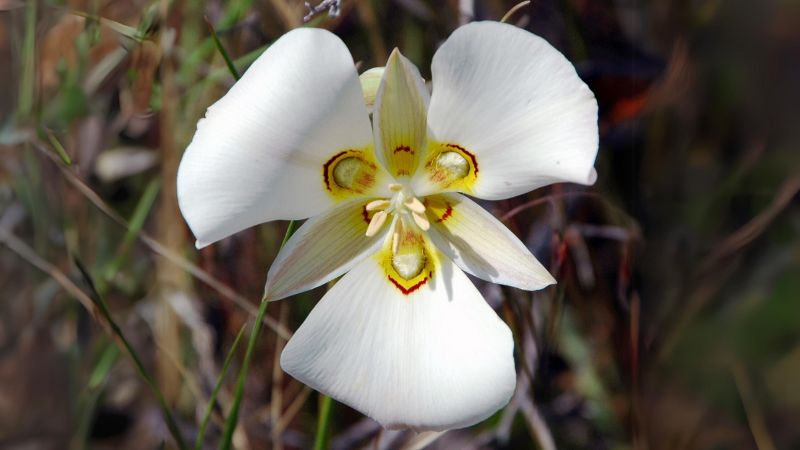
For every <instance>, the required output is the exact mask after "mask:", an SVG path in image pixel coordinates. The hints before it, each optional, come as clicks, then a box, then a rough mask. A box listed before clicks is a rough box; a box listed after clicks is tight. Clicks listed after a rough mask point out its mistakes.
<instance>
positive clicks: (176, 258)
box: [32, 140, 292, 339]
mask: <svg viewBox="0 0 800 450" xmlns="http://www.w3.org/2000/svg"><path fill="white" fill-rule="evenodd" d="M32 144H33V145H34V147H36V148H37V149H38V150H39V151H41V152H42V153H43V154H44V155H45V156H47V157H48V158H49V159H50V160H51V161H53V162H54V163H55V164H56V166H57V167H58V168H59V169H60V171H61V174H62V175H63V176H64V178H66V180H67V181H68V182H69V183H70V184H71V185H73V186H74V187H75V188H76V189H77V190H78V191H80V193H81V194H83V196H84V197H86V199H87V200H89V201H90V202H91V203H92V204H93V205H94V206H95V207H96V208H97V209H99V210H100V211H101V212H102V213H103V214H105V215H107V216H108V217H109V218H111V220H113V221H114V222H116V223H117V224H118V225H120V226H122V227H123V228H125V229H126V230H130V228H131V225H130V224H129V223H128V221H126V220H125V219H124V218H123V217H122V216H120V215H119V214H117V213H116V212H115V211H114V210H113V209H112V208H111V207H110V206H108V204H106V202H105V201H103V199H102V198H100V196H99V195H97V193H96V192H94V191H93V190H92V188H90V187H89V186H88V185H86V183H84V182H83V181H82V180H81V179H80V178H79V177H78V176H77V175H75V174H74V173H73V172H72V171H71V170H70V169H69V168H67V167H65V166H63V165H61V164H60V160H59V159H58V158H57V157H56V156H55V155H53V154H52V153H51V152H50V151H48V149H47V148H46V147H45V146H44V145H43V144H42V143H41V142H38V141H35V140H34V141H32ZM138 238H139V240H140V241H142V243H144V244H145V245H146V246H147V247H149V248H150V250H152V251H153V252H155V253H157V254H159V255H161V256H163V257H164V258H166V259H167V260H169V261H170V262H171V263H173V264H175V265H176V266H178V267H180V268H182V269H183V270H185V271H186V272H188V273H189V274H191V275H192V276H193V277H195V278H196V279H198V280H200V281H202V282H203V283H205V284H207V285H208V286H209V287H211V288H212V289H214V290H215V291H217V292H218V293H220V294H221V295H222V296H223V297H224V298H226V299H228V300H231V301H232V302H233V303H234V304H236V305H237V306H239V307H240V308H242V309H244V310H245V311H247V312H248V313H249V314H250V315H253V316H255V315H257V312H258V310H257V308H256V307H255V306H253V305H252V304H251V303H250V302H249V301H248V300H247V299H246V298H245V297H244V296H242V295H240V294H238V293H237V292H236V291H234V290H233V289H231V288H230V287H228V286H227V285H225V284H224V283H223V282H222V281H220V280H218V279H217V278H215V277H214V276H213V275H211V274H210V273H208V272H206V271H205V270H203V269H201V268H200V267H198V266H197V265H195V264H193V263H192V262H190V261H188V260H187V259H186V258H183V257H182V256H180V255H178V254H176V253H175V252H173V251H171V250H169V249H168V248H167V247H166V246H164V245H163V244H161V243H160V242H158V241H157V240H155V239H154V238H153V237H151V236H150V235H148V234H147V233H145V232H140V233H139V234H138ZM263 321H264V325H266V326H267V327H268V328H270V329H271V330H273V331H274V332H276V333H278V334H279V335H280V336H281V337H283V338H284V339H289V338H290V337H291V335H292V333H291V332H290V331H289V330H288V329H286V327H284V326H281V325H280V324H279V323H278V322H277V321H276V320H275V319H273V318H271V317H264V318H263Z"/></svg>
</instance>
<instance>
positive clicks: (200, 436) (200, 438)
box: [194, 326, 245, 450]
mask: <svg viewBox="0 0 800 450" xmlns="http://www.w3.org/2000/svg"><path fill="white" fill-rule="evenodd" d="M244 329H245V328H244V326H243V327H242V329H241V330H239V334H237V335H236V339H234V340H233V344H231V348H230V350H228V355H227V356H226V357H225V362H224V363H222V369H221V370H220V371H219V378H217V383H216V384H215V385H214V390H213V391H211V397H210V398H209V399H208V406H207V407H206V412H205V414H204V415H203V422H202V423H200V429H199V431H198V432H197V439H196V440H195V442H194V448H195V449H196V450H201V449H202V448H203V443H204V441H205V437H206V427H208V421H209V419H211V412H212V411H214V405H216V404H217V396H218V395H219V390H220V388H222V382H223V381H224V380H225V375H226V374H227V373H228V368H229V367H230V365H231V362H232V361H233V355H235V354H236V349H237V348H239V342H240V341H241V340H242V336H244Z"/></svg>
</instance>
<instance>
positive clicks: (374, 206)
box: [366, 200, 391, 211]
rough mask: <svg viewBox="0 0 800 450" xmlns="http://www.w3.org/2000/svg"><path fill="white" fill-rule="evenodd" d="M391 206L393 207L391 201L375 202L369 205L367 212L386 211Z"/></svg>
mask: <svg viewBox="0 0 800 450" xmlns="http://www.w3.org/2000/svg"><path fill="white" fill-rule="evenodd" d="M389 205H391V202H389V200H373V201H371V202H369V203H367V206H366V209H367V211H375V210H378V209H386V208H388V207H389Z"/></svg>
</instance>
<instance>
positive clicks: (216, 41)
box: [205, 18, 241, 80]
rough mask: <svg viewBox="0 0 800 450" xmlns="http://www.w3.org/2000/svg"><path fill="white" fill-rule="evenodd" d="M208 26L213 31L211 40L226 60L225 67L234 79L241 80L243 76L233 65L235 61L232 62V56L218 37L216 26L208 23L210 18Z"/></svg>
mask: <svg viewBox="0 0 800 450" xmlns="http://www.w3.org/2000/svg"><path fill="white" fill-rule="evenodd" d="M205 21H206V24H207V25H208V30H209V31H211V39H213V40H214V45H215V46H216V47H217V50H218V51H219V54H220V55H222V58H223V59H224V60H225V65H226V66H228V71H229V72H230V73H231V75H233V78H234V79H236V80H239V78H241V75H239V71H238V70H237V69H236V66H235V65H233V61H232V60H231V57H230V55H228V52H227V51H226V50H225V47H223V46H222V42H221V41H220V40H219V36H218V35H217V30H215V29H214V25H211V22H209V21H208V18H205Z"/></svg>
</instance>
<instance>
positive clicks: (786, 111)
mask: <svg viewBox="0 0 800 450" xmlns="http://www.w3.org/2000/svg"><path fill="white" fill-rule="evenodd" d="M304 3H305V2H303V1H298V0H226V1H222V0H210V1H206V2H203V1H199V0H173V1H168V0H128V1H122V0H66V1H60V0H30V1H22V0H0V86H2V87H1V88H0V292H1V294H0V448H3V449H15V450H23V449H25V450H28V449H32V450H33V449H83V448H92V449H110V448H114V449H119V450H123V449H158V448H180V447H181V443H179V442H178V440H177V439H176V438H175V436H176V435H178V436H181V439H182V440H184V441H185V443H184V444H185V446H186V447H187V448H188V447H192V446H193V445H194V442H195V439H196V438H197V436H199V435H201V434H202V435H204V436H205V437H204V441H203V442H201V445H200V447H203V448H217V446H218V444H219V443H220V442H223V441H225V440H226V439H225V433H224V431H223V430H224V429H225V421H226V418H227V417H228V411H230V408H231V405H232V403H235V399H236V395H235V386H236V380H237V374H238V373H239V369H240V368H241V367H242V362H243V358H244V354H245V347H246V342H247V336H248V335H249V333H250V331H249V330H250V328H249V326H248V324H250V323H252V322H253V320H254V318H255V315H256V310H257V308H258V303H259V299H260V297H261V294H262V289H263V285H264V281H265V277H266V271H267V268H268V267H269V264H270V262H271V261H272V259H273V258H274V256H275V254H276V252H277V249H278V247H279V245H280V242H281V239H282V236H283V233H284V231H285V229H286V223H270V224H265V225H261V226H259V227H256V228H253V229H249V230H246V231H243V232H241V233H238V234H237V235H235V236H233V237H231V238H229V239H226V240H224V241H222V242H220V243H217V244H215V245H212V246H210V247H208V248H206V249H204V250H202V251H197V250H195V248H194V246H193V245H192V243H193V238H192V237H191V235H190V233H189V231H188V228H187V227H186V225H185V223H184V221H183V220H182V218H181V216H180V213H179V211H178V207H177V203H176V198H175V173H176V168H177V165H178V162H179V161H180V157H181V153H182V152H183V149H184V148H185V147H186V145H187V143H188V142H189V140H190V138H191V136H192V134H193V132H194V129H195V125H196V123H197V120H198V118H200V117H201V116H202V114H203V113H204V111H205V108H206V107H207V106H208V105H210V104H211V103H212V102H214V101H215V100H216V99H218V98H219V97H220V96H222V95H223V94H224V93H225V92H226V90H227V89H228V88H229V87H230V86H231V85H232V83H233V82H234V76H233V72H234V71H235V72H240V71H243V70H244V69H245V68H246V67H247V66H248V64H249V63H251V62H252V61H253V60H254V59H255V57H257V56H258V55H259V54H260V53H261V52H263V50H264V49H265V48H266V47H267V46H268V45H269V44H270V43H271V42H273V41H274V40H275V39H276V38H278V37H279V36H281V34H283V33H285V32H286V31H287V30H289V29H291V28H295V27H299V26H315V27H322V28H326V29H329V30H331V31H333V32H334V33H336V34H337V35H339V36H340V37H341V38H342V39H343V40H344V41H345V42H346V43H347V45H348V47H349V48H350V50H351V52H352V54H353V57H354V60H355V61H357V63H358V67H359V71H360V72H361V71H364V70H366V69H368V68H370V67H374V66H381V65H383V64H384V63H385V60H386V58H387V55H388V53H389V52H390V51H391V49H392V48H394V47H398V48H400V49H401V50H402V51H403V53H404V54H405V55H406V56H408V57H409V58H410V59H411V60H412V61H413V62H415V63H416V64H417V65H418V66H419V68H420V70H421V72H422V74H423V76H425V77H429V76H430V60H431V57H432V55H433V54H434V52H435V51H436V48H437V47H438V46H439V45H440V44H441V42H442V41H443V40H444V39H446V38H447V36H448V35H449V34H450V33H451V32H452V31H453V30H454V29H455V28H456V27H458V26H459V25H460V24H463V23H466V22H468V21H471V20H500V19H501V18H502V17H503V16H504V15H506V13H508V12H509V11H510V10H511V9H512V8H513V7H514V6H515V5H516V4H517V2H516V1H505V0H474V1H471V0H466V1H465V0H460V1H455V0H451V1H435V0H344V1H342V2H341V3H340V4H339V5H338V6H339V8H336V6H337V3H338V2H326V3H327V5H322V6H321V7H319V8H316V7H317V6H318V5H319V4H320V3H321V2H320V1H311V2H308V3H309V5H306V4H304ZM330 5H332V6H333V7H334V8H333V11H331V10H330V9H329V8H327V7H326V6H330ZM337 9H338V11H337ZM331 12H332V13H334V14H331ZM337 12H338V14H336V13H337ZM506 20H507V21H508V22H509V23H512V24H516V25H517V26H519V27H522V28H525V29H527V30H530V31H532V32H535V33H537V34H539V35H541V36H543V37H544V38H546V39H547V40H548V41H549V42H551V43H552V44H553V45H554V46H555V47H557V48H558V49H559V50H561V51H562V52H563V53H564V54H565V55H566V56H567V57H568V59H570V60H571V61H573V62H574V64H575V65H576V67H577V70H578V73H579V74H580V76H581V77H582V78H583V79H584V80H585V81H586V82H587V83H588V85H589V86H590V87H591V88H592V89H593V91H594V92H595V94H596V96H597V99H598V102H599V105H600V123H599V126H600V136H601V143H600V151H599V154H598V160H597V164H596V167H597V171H598V173H599V179H598V182H597V184H596V185H595V186H592V187H581V186H575V185H555V186H551V187H548V188H544V189H540V190H538V191H536V192H533V193H530V194H528V195H525V196H522V197H518V198H513V199H509V200H506V201H501V202H495V203H484V206H486V207H487V208H489V209H490V210H491V211H493V212H494V213H495V214H496V215H497V216H498V217H500V218H502V220H503V221H504V222H505V223H506V224H507V225H508V226H509V227H510V228H511V229H512V230H513V231H514V232H515V233H516V234H517V235H518V236H520V237H521V238H522V239H523V240H524V241H525V242H526V244H528V245H529V247H530V248H531V250H532V251H533V252H534V253H535V254H536V255H537V256H538V257H539V259H540V260H542V261H543V262H544V263H545V265H546V266H547V267H548V268H549V269H550V270H551V272H552V273H553V274H554V275H555V277H556V278H557V279H558V281H559V283H558V285H557V286H554V287H550V288H548V289H546V290H544V291H540V292H536V293H528V292H523V291H517V290H514V289H505V288H504V289H501V288H499V287H497V286H489V285H486V284H485V283H480V282H478V283H477V284H478V286H479V287H480V288H481V290H482V291H483V292H484V294H485V296H486V298H487V300H488V301H489V302H490V303H491V304H492V305H493V306H495V307H496V309H497V311H498V313H499V314H500V315H501V317H503V318H504V319H505V320H506V321H507V322H508V323H509V325H510V326H511V328H512V329H513V331H514V336H515V339H516V344H517V345H516V355H515V356H516V364H517V369H518V372H519V376H518V380H519V385H518V388H517V392H516V394H515V397H514V398H513V400H512V402H511V403H510V404H509V405H508V406H507V407H506V408H505V409H503V410H501V411H500V412H498V414H496V415H495V416H494V417H492V418H491V419H489V420H487V421H485V422H483V423H481V424H478V425H476V426H474V427H472V428H469V429H464V430H455V431H450V432H447V433H445V434H431V433H423V434H415V433H412V432H408V431H406V432H403V431H382V430H381V428H380V427H379V426H378V425H377V424H376V423H375V422H373V421H371V420H370V419H368V418H364V417H363V416H361V415H360V414H358V413H357V412H355V411H353V410H351V409H349V408H347V407H346V406H344V405H341V404H337V403H334V404H333V405H332V406H331V412H330V414H329V415H326V414H325V412H324V409H325V408H322V409H323V411H322V414H321V413H320V399H319V397H318V394H317V393H316V392H314V391H311V390H310V389H308V388H307V387H305V386H303V385H301V384H299V383H298V382H297V381H295V380H293V379H291V378H290V377H289V376H287V375H285V374H284V373H283V372H282V371H281V370H280V368H279V367H278V366H277V365H276V362H277V355H279V353H280V350H281V349H282V347H283V345H284V344H285V342H286V339H287V338H288V337H289V336H290V335H291V331H292V330H294V329H296V328H297V327H298V326H299V324H300V323H301V321H302V319H303V318H304V317H305V316H306V315H307V314H308V312H309V311H310V309H311V308H312V307H313V305H314V303H315V302H316V300H317V299H318V298H319V297H320V295H321V294H322V293H323V292H324V289H317V290H315V291H312V292H310V293H305V294H301V295H298V296H296V297H295V298H293V299H291V300H287V301H282V302H278V303H274V304H272V305H270V307H269V308H268V312H267V317H266V319H265V321H264V327H263V329H262V332H261V334H260V336H259V338H258V340H257V341H256V345H255V347H254V352H253V354H252V362H251V365H250V367H249V370H248V371H247V373H246V376H245V377H244V378H243V382H244V395H243V397H242V404H241V409H240V414H239V422H238V423H239V425H238V427H236V428H235V430H234V429H232V428H231V431H232V432H233V433H232V438H231V441H232V444H233V447H234V448H237V449H265V448H274V449H283V448H285V449H294V448H312V447H313V446H314V445H317V448H325V447H329V448H334V449H349V448H373V449H397V448H422V447H424V446H425V445H429V447H428V448H437V449H473V448H474V449H477V448H497V449H535V448H541V449H545V450H549V449H554V448H558V449H654V450H655V449H687V450H688V449H759V450H773V449H800V426H798V425H800V239H798V232H799V231H800V202H798V194H797V193H798V191H799V190H800V151H798V149H800V83H798V81H800V3H798V2H796V1H791V0H761V1H748V0H727V1H723V0H679V1H671V2H667V1H646V0H592V1H589V0H534V1H533V2H530V3H529V2H524V4H523V5H521V6H520V7H519V8H518V9H516V10H514V11H512V12H511V13H510V14H509V15H508V17H507V18H506ZM212 29H213V30H215V31H216V33H217V35H218V43H215V41H214V39H213V38H212V32H211V30H212ZM223 49H224V51H226V52H227V54H228V55H229V59H230V61H231V64H232V66H233V68H229V67H227V65H226V58H225V56H224V54H223ZM242 334H243V336H244V337H243V338H241V339H240V340H238V341H237V340H236V339H237V336H241V335H242ZM217 385H218V386H219V388H218V389H215V386H217ZM209 405H211V406H210V407H209ZM322 406H323V407H324V406H326V405H324V403H323V405H322ZM206 417H207V418H208V419H207V421H206V420H205V418H206ZM320 417H328V418H329V420H328V421H327V422H326V421H324V420H323V421H320V420H319V418H320ZM204 422H207V425H205V426H204V425H203V423H204ZM320 425H322V426H321V427H320ZM201 430H204V432H203V433H201ZM315 442H316V444H315Z"/></svg>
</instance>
